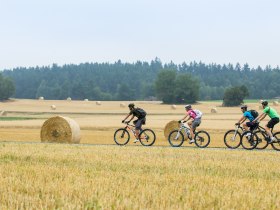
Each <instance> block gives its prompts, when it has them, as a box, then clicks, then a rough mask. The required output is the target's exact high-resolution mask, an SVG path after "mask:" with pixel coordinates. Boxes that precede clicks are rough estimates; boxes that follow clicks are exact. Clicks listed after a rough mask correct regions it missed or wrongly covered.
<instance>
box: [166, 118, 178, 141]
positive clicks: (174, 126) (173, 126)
mask: <svg viewBox="0 0 280 210" xmlns="http://www.w3.org/2000/svg"><path fill="white" fill-rule="evenodd" d="M178 128H179V123H178V121H176V120H172V121H170V122H168V123H167V124H166V125H165V127H164V136H165V138H166V139H167V138H168V136H169V134H170V132H171V131H173V130H176V129H178Z"/></svg>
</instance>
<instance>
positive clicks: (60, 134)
mask: <svg viewBox="0 0 280 210" xmlns="http://www.w3.org/2000/svg"><path fill="white" fill-rule="evenodd" d="M80 139H81V136H80V126H79V125H78V123H76V121H74V120H72V119H70V118H68V117H62V116H56V117H52V118H49V119H48V120H46V121H45V122H44V124H43V126H42V128H41V142H51V143H70V144H72V143H74V144H78V143H80Z"/></svg>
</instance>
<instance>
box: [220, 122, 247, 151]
mask: <svg viewBox="0 0 280 210" xmlns="http://www.w3.org/2000/svg"><path fill="white" fill-rule="evenodd" d="M239 131H241V132H239ZM243 132H244V129H243V128H242V127H241V126H240V125H235V130H228V131H227V132H226V133H225V135H224V143H225V145H226V146H227V147H228V148H230V149H236V148H238V147H239V146H240V145H241V134H242V133H243Z"/></svg>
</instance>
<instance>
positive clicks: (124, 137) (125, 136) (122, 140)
mask: <svg viewBox="0 0 280 210" xmlns="http://www.w3.org/2000/svg"><path fill="white" fill-rule="evenodd" d="M129 139H130V135H129V133H128V131H127V130H126V129H124V128H120V129H118V130H116V132H115V134H114V140H115V142H116V144H117V145H121V146H123V145H126V144H127V143H128V142H129Z"/></svg>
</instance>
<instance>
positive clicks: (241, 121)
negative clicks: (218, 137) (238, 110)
mask: <svg viewBox="0 0 280 210" xmlns="http://www.w3.org/2000/svg"><path fill="white" fill-rule="evenodd" d="M245 120H246V117H244V116H243V117H241V118H240V120H239V121H238V124H241V123H244V121H245Z"/></svg>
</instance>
